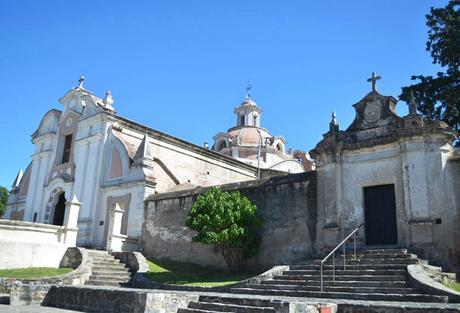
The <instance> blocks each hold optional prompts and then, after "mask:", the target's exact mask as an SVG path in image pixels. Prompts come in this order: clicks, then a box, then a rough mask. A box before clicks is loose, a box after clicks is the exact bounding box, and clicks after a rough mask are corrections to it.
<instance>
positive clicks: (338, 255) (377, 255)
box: [331, 251, 413, 260]
mask: <svg viewBox="0 0 460 313" xmlns="http://www.w3.org/2000/svg"><path fill="white" fill-rule="evenodd" d="M412 257H413V256H412V255H411V254H409V253H357V254H356V257H355V254H354V253H353V252H351V253H348V252H347V253H346V254H345V258H346V259H410V258H412ZM331 258H332V256H331ZM335 258H336V259H342V260H343V254H342V253H341V252H339V251H338V253H336V254H335Z"/></svg>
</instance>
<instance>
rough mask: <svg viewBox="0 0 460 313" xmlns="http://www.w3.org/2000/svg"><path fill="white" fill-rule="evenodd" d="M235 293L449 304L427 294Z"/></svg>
mask: <svg viewBox="0 0 460 313" xmlns="http://www.w3.org/2000/svg"><path fill="white" fill-rule="evenodd" d="M231 290H232V291H233V292H237V293H244V294H258V295H269V296H289V297H311V298H333V299H348V300H373V301H400V302H438V303H447V301H448V298H447V297H445V296H436V295H427V294H384V293H352V292H329V291H327V292H315V291H300V290H273V289H254V288H232V289H231Z"/></svg>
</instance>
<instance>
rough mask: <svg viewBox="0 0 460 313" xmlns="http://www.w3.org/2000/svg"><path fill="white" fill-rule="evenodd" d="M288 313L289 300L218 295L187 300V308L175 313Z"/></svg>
mask: <svg viewBox="0 0 460 313" xmlns="http://www.w3.org/2000/svg"><path fill="white" fill-rule="evenodd" d="M211 312H238V313H277V312H280V313H288V312H289V302H285V301H281V300H267V299H255V298H252V299H246V298H235V297H220V296H200V297H199V299H198V301H196V302H194V301H192V302H189V304H188V307H187V308H179V309H178V310H177V313H211Z"/></svg>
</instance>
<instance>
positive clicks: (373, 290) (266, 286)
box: [245, 284, 417, 294]
mask: <svg viewBox="0 0 460 313" xmlns="http://www.w3.org/2000/svg"><path fill="white" fill-rule="evenodd" d="M245 287H247V288H254V289H271V290H302V291H320V290H321V287H320V285H319V284H316V285H284V284H281V285H279V284H260V285H259V284H248V285H246V286H245ZM324 290H325V291H331V292H357V293H401V294H408V293H417V290H416V289H414V288H410V287H399V288H398V287H365V286H359V287H357V286H330V285H326V286H324Z"/></svg>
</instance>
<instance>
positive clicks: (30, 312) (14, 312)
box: [0, 305, 79, 313]
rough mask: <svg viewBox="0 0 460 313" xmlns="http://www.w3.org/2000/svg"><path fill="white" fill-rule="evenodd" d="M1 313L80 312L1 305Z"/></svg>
mask: <svg viewBox="0 0 460 313" xmlns="http://www.w3.org/2000/svg"><path fill="white" fill-rule="evenodd" d="M0 312H1V313H3V312H5V313H35V312H37V313H75V312H79V311H71V310H64V309H56V308H49V307H46V306H36V305H27V306H19V305H0Z"/></svg>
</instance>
